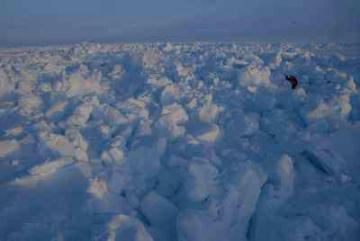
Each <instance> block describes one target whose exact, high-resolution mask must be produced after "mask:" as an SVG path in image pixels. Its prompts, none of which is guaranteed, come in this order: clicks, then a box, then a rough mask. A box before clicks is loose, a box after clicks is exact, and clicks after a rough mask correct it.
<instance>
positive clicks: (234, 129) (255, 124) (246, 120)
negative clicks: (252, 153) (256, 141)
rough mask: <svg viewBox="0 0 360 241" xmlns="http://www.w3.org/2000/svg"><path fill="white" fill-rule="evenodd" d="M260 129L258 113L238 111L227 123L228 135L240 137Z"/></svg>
mask: <svg viewBox="0 0 360 241" xmlns="http://www.w3.org/2000/svg"><path fill="white" fill-rule="evenodd" d="M258 130H259V115H258V114H256V113H249V114H248V113H242V112H236V113H234V114H233V115H232V117H231V118H230V120H229V121H228V122H227V123H226V135H228V136H229V137H234V138H238V137H241V136H250V135H253V134H255V133H256V132H257V131H258Z"/></svg>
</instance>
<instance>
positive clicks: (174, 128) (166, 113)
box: [157, 104, 189, 138]
mask: <svg viewBox="0 0 360 241" xmlns="http://www.w3.org/2000/svg"><path fill="white" fill-rule="evenodd" d="M188 119H189V117H188V115H187V113H186V111H185V110H184V109H183V108H182V106H181V105H178V104H173V105H169V106H165V107H164V108H163V111H162V113H161V117H160V119H159V121H158V123H157V127H158V129H159V130H160V132H161V133H162V134H164V135H170V136H171V137H174V138H176V137H180V136H183V135H184V134H185V128H184V127H182V126H181V124H184V123H185V122H187V121H188Z"/></svg>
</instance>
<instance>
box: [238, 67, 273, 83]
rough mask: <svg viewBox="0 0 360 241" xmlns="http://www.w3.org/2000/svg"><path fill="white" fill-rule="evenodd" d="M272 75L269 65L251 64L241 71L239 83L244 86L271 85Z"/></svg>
mask: <svg viewBox="0 0 360 241" xmlns="http://www.w3.org/2000/svg"><path fill="white" fill-rule="evenodd" d="M270 75H271V71H270V69H269V68H268V67H258V66H251V65H250V66H248V67H246V68H244V69H242V70H241V71H240V72H239V74H238V79H239V84H240V85H241V86H244V87H256V86H270V85H271V81H270Z"/></svg>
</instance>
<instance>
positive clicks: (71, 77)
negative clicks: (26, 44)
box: [0, 43, 360, 241]
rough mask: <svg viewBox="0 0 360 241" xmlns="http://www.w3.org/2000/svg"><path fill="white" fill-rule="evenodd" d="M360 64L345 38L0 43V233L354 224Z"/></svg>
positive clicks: (89, 234) (222, 234)
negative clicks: (294, 83)
mask: <svg viewBox="0 0 360 241" xmlns="http://www.w3.org/2000/svg"><path fill="white" fill-rule="evenodd" d="M356 49H357V50H356ZM350 50H351V51H352V52H353V54H352V55H347V54H346V53H349V52H351V51H350ZM356 51H357V52H356ZM359 64H360V55H359V52H358V46H357V45H341V44H338V45H331V44H311V45H295V44H285V43H284V44H255V43H254V44H236V43H211V44H209V43H193V44H191V43H188V44H175V43H166V44H162V43H158V44H113V45H100V44H86V43H85V44H78V45H75V46H69V47H57V48H36V49H31V48H28V49H22V50H19V51H15V52H9V53H8V52H6V53H4V54H1V55H0V127H1V128H0V188H1V190H0V193H1V195H0V203H1V206H0V216H1V217H2V218H1V219H0V237H1V238H2V240H39V237H41V238H42V239H44V240H109V241H112V240H129V241H130V240H131V241H145V240H146V241H152V240H155V241H172V240H174V241H205V240H206V241H208V240H214V241H219V240H225V241H240V240H248V241H262V240H276V241H281V240H284V241H285V240H303V241H305V240H349V241H350V240H358V239H359V237H360V207H359V205H358V203H359V202H360V192H359V182H360V178H359V175H358V174H359V171H360V166H359V162H358V157H359V155H360V153H359V148H358V145H357V143H360V123H359V121H360V114H359V113H360V112H359V109H360V101H359V100H360V98H359V96H360V93H359V91H358V85H359V84H360V72H359V66H360V65H359ZM284 73H286V74H293V75H296V76H297V77H298V79H299V80H300V85H299V86H298V88H297V89H296V90H291V88H290V86H289V84H288V82H286V81H285V80H284V77H283V74H284Z"/></svg>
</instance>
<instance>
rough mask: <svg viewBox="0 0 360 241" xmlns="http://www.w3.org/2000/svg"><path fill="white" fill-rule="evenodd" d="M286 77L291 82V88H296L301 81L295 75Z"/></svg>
mask: <svg viewBox="0 0 360 241" xmlns="http://www.w3.org/2000/svg"><path fill="white" fill-rule="evenodd" d="M285 78H286V80H287V81H289V82H290V83H291V88H292V89H295V88H296V86H297V85H298V83H299V81H298V80H297V78H296V77H295V76H293V75H287V74H286V75H285Z"/></svg>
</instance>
